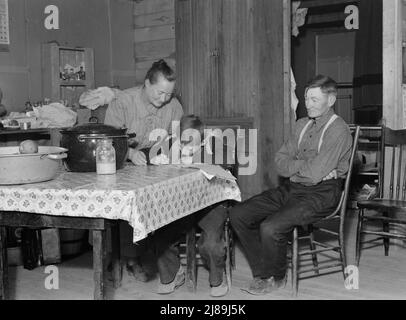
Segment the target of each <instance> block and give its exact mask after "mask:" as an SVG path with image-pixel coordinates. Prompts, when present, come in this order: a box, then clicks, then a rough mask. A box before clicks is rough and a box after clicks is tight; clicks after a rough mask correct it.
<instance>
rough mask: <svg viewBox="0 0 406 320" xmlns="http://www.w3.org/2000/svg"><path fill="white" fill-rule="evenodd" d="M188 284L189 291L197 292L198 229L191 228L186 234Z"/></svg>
mask: <svg viewBox="0 0 406 320" xmlns="http://www.w3.org/2000/svg"><path fill="white" fill-rule="evenodd" d="M186 284H187V287H188V289H189V291H192V292H196V287H197V263H196V229H195V228H191V229H190V230H189V231H188V232H187V233H186Z"/></svg>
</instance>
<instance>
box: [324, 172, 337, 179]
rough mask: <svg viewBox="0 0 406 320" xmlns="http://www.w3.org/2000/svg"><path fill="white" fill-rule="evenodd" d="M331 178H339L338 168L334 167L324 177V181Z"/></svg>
mask: <svg viewBox="0 0 406 320" xmlns="http://www.w3.org/2000/svg"><path fill="white" fill-rule="evenodd" d="M330 179H337V170H336V169H334V170H333V171H331V172H330V173H329V174H328V175H326V176H325V177H324V178H323V181H326V180H330Z"/></svg>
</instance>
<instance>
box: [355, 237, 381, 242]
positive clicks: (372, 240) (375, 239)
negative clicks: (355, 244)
mask: <svg viewBox="0 0 406 320" xmlns="http://www.w3.org/2000/svg"><path fill="white" fill-rule="evenodd" d="M382 239H386V237H376V238H373V239H369V240H364V241H361V243H369V242H374V241H377V240H382Z"/></svg>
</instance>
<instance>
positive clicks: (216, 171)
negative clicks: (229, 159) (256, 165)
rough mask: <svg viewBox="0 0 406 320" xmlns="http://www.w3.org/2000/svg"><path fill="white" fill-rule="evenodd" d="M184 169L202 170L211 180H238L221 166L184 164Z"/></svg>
mask: <svg viewBox="0 0 406 320" xmlns="http://www.w3.org/2000/svg"><path fill="white" fill-rule="evenodd" d="M182 167H184V168H197V169H200V170H201V171H202V172H203V174H204V175H205V176H206V177H207V178H208V179H209V180H211V179H212V178H213V177H217V178H220V179H225V180H237V178H236V177H234V176H233V175H232V174H231V173H230V171H227V170H224V169H223V168H222V167H221V166H219V165H213V164H205V163H192V164H183V165H182Z"/></svg>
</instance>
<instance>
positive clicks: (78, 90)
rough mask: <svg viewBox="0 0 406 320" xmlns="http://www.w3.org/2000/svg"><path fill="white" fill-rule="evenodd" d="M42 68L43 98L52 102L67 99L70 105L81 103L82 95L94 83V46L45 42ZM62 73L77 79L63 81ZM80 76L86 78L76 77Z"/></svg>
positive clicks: (92, 86) (91, 87)
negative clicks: (64, 45)
mask: <svg viewBox="0 0 406 320" xmlns="http://www.w3.org/2000/svg"><path fill="white" fill-rule="evenodd" d="M41 71H42V97H43V98H49V99H51V101H52V102H53V101H60V100H65V101H66V103H67V105H68V106H74V105H78V104H79V97H80V95H81V94H82V93H83V92H84V91H85V90H87V89H93V88H94V85H95V82H94V55H93V49H92V48H74V47H72V48H70V47H60V46H58V45H57V44H56V43H46V44H43V45H42V61H41ZM82 71H83V72H84V74H83V73H82ZM62 74H67V76H68V77H69V76H71V75H72V74H74V75H75V80H73V79H72V80H63V79H62ZM78 74H80V76H78ZM76 77H77V78H76ZM80 77H82V78H83V80H76V79H79V78H80Z"/></svg>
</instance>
